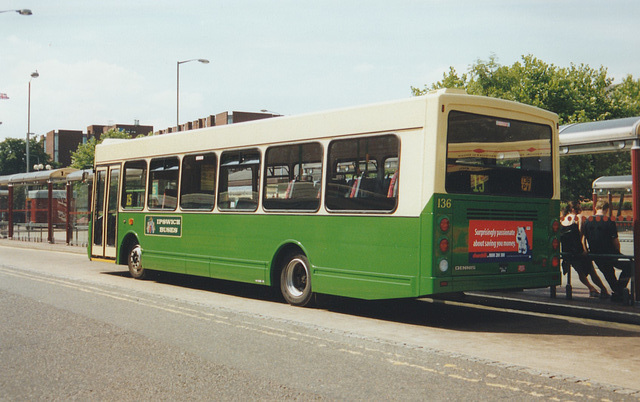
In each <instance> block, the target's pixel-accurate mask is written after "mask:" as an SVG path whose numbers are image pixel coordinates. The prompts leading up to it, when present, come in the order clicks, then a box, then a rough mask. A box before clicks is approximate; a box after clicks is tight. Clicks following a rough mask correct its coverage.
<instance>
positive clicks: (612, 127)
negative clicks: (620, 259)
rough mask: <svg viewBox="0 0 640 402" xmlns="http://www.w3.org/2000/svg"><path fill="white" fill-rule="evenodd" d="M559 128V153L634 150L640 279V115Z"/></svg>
mask: <svg viewBox="0 0 640 402" xmlns="http://www.w3.org/2000/svg"><path fill="white" fill-rule="evenodd" d="M559 131H560V144H559V145H560V156H566V155H580V154H593V153H604V152H623V151H626V152H631V186H630V189H631V196H632V211H633V255H634V264H635V278H640V260H639V257H640V117H628V118H624V119H615V120H605V121H595V122H588V123H576V124H570V125H566V126H562V127H560V130H559ZM605 182H606V180H605V181H602V182H601V183H600V185H601V186H602V185H604V183H605ZM634 282H635V281H634ZM633 290H634V291H633V293H634V297H635V300H636V301H640V297H639V296H640V295H639V294H638V293H640V292H638V291H637V289H633Z"/></svg>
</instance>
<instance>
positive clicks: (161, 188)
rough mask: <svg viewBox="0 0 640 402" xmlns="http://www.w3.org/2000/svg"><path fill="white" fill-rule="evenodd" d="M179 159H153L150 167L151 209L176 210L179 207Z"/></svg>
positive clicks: (149, 202) (149, 204) (149, 203)
mask: <svg viewBox="0 0 640 402" xmlns="http://www.w3.org/2000/svg"><path fill="white" fill-rule="evenodd" d="M179 170H180V163H179V161H178V158H177V157H168V158H155V159H151V163H150V165H149V185H148V188H149V201H148V203H147V204H148V206H149V208H151V209H164V210H175V209H176V207H177V205H178V171H179Z"/></svg>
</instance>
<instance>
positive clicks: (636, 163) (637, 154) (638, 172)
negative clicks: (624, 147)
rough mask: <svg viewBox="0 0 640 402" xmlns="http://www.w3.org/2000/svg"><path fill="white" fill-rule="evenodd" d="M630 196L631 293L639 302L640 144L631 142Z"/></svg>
mask: <svg viewBox="0 0 640 402" xmlns="http://www.w3.org/2000/svg"><path fill="white" fill-rule="evenodd" d="M631 188H632V190H631V196H632V199H633V261H634V265H635V272H634V276H633V279H634V280H633V282H632V284H633V287H634V289H632V290H633V292H634V293H635V295H634V297H635V301H640V298H639V296H640V295H639V294H638V293H639V292H638V289H637V281H636V280H637V279H638V278H640V258H639V257H640V144H639V143H638V140H636V141H634V142H633V148H631Z"/></svg>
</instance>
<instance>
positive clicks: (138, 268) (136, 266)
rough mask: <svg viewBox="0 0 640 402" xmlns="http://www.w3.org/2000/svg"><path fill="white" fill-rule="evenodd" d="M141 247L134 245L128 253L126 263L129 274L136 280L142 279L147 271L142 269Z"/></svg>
mask: <svg viewBox="0 0 640 402" xmlns="http://www.w3.org/2000/svg"><path fill="white" fill-rule="evenodd" d="M141 257H142V247H140V245H139V244H136V245H135V246H133V247H132V248H131V251H129V257H128V258H127V263H128V265H129V273H130V274H131V276H132V277H134V278H136V279H144V278H145V276H146V275H147V271H146V270H145V269H144V268H143V267H142V259H141Z"/></svg>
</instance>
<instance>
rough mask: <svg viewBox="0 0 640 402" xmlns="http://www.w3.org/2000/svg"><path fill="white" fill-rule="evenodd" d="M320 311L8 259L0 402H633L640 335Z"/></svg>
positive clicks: (503, 317)
mask: <svg viewBox="0 0 640 402" xmlns="http://www.w3.org/2000/svg"><path fill="white" fill-rule="evenodd" d="M321 303H322V306H321V307H319V308H314V309H309V308H295V307H291V306H288V305H286V304H284V303H283V302H281V301H280V300H279V298H278V297H277V295H274V293H272V292H270V291H269V290H268V289H266V288H264V287H260V286H256V285H242V284H234V283H230V282H225V281H217V280H210V279H203V278H193V277H186V276H181V275H168V274H165V275H161V276H159V277H157V278H155V280H147V281H136V280H133V279H131V278H129V277H128V274H127V273H126V272H125V270H124V267H121V266H116V265H113V264H108V263H99V262H89V261H88V260H87V259H86V256H84V255H80V254H70V253H63V252H56V251H43V250H29V249H19V248H14V247H7V246H4V245H0V362H2V363H1V365H0V400H34V399H64V400H67V399H81V400H82V399H104V400H134V399H135V400H151V399H154V400H156V399H225V400H228V399H270V400H271V399H278V400H281V399H305V400H307V399H332V400H333V399H349V400H364V399H367V400H385V399H402V400H425V399H429V400H442V399H471V400H495V399H502V398H509V399H517V400H539V399H540V398H544V399H558V400H577V399H586V398H589V399H590V398H594V399H602V400H605V399H608V400H625V399H628V400H636V399H639V398H640V393H638V391H637V390H638V389H639V388H640V386H639V385H638V384H639V383H638V380H637V378H638V374H640V369H639V368H638V367H640V364H639V363H640V359H639V358H638V357H637V355H638V353H637V352H638V351H639V350H640V328H638V327H637V326H633V325H623V324H611V323H603V322H598V321H590V320H584V319H572V318H566V317H556V316H548V315H540V314H528V313H521V312H516V311H510V310H502V309H492V308H480V307H479V308H473V307H469V306H467V305H463V304H457V303H455V302H448V303H442V302H439V301H432V300H409V301H382V302H364V301H358V300H350V299H342V298H323V299H322V300H321Z"/></svg>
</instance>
